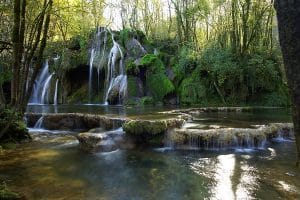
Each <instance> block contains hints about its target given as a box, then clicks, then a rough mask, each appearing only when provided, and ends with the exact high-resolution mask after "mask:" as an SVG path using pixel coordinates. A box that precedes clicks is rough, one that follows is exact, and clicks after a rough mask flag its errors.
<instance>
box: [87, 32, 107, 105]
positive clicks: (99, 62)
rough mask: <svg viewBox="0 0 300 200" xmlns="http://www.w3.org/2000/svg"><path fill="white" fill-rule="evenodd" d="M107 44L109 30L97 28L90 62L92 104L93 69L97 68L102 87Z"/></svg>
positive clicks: (90, 95)
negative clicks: (101, 72)
mask: <svg viewBox="0 0 300 200" xmlns="http://www.w3.org/2000/svg"><path fill="white" fill-rule="evenodd" d="M106 43H107V30H106V29H105V28H101V27H99V28H97V32H96V35H95V37H94V40H93V43H92V47H91V49H90V61H89V103H91V102H92V95H93V67H94V66H96V67H97V80H98V81H97V85H98V89H99V86H100V79H99V77H100V70H101V69H102V68H103V66H104V65H103V62H104V59H103V58H104V57H105V50H106Z"/></svg>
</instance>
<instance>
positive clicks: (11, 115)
mask: <svg viewBox="0 0 300 200" xmlns="http://www.w3.org/2000/svg"><path fill="white" fill-rule="evenodd" d="M0 127H1V129H0V130H1V131H0V140H1V141H2V142H16V141H20V140H22V139H27V138H30V136H29V135H28V130H27V128H26V125H25V123H24V121H23V118H22V114H21V113H18V112H15V111H14V110H12V109H7V108H0ZM2 131H4V132H2Z"/></svg>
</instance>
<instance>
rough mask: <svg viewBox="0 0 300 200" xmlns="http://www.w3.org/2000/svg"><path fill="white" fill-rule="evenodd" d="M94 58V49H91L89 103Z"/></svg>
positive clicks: (90, 99)
mask: <svg viewBox="0 0 300 200" xmlns="http://www.w3.org/2000/svg"><path fill="white" fill-rule="evenodd" d="M94 59H95V49H92V50H91V57H90V71H89V103H91V101H92V89H93V88H92V78H93V62H94Z"/></svg>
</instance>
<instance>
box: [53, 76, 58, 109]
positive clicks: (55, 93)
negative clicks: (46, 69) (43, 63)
mask: <svg viewBox="0 0 300 200" xmlns="http://www.w3.org/2000/svg"><path fill="white" fill-rule="evenodd" d="M57 90H58V79H57V80H56V83H55V92H54V99H53V103H54V105H57V102H58V99H57Z"/></svg>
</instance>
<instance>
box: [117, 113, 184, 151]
mask: <svg viewBox="0 0 300 200" xmlns="http://www.w3.org/2000/svg"><path fill="white" fill-rule="evenodd" d="M184 122H185V120H184V119H177V118H174V119H163V120H139V119H136V120H128V121H126V122H125V123H124V124H123V129H124V131H125V133H126V136H127V137H129V138H130V139H132V140H133V141H134V142H135V143H136V144H149V145H155V146H156V145H162V144H163V140H164V137H165V134H166V133H167V131H168V130H169V129H172V128H180V127H182V125H183V124H184Z"/></svg>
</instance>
